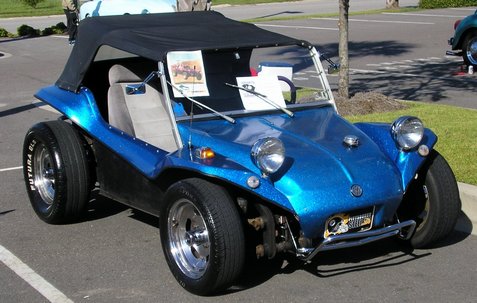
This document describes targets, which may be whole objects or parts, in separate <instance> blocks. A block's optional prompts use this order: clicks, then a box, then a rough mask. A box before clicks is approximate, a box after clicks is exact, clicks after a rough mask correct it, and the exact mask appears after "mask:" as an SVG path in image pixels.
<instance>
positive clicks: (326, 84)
mask: <svg viewBox="0 0 477 303" xmlns="http://www.w3.org/2000/svg"><path fill="white" fill-rule="evenodd" d="M310 56H311V58H312V60H313V62H314V63H315V68H316V69H317V70H318V76H319V77H320V78H319V79H320V82H321V86H322V87H323V89H324V93H325V94H326V96H327V97H328V100H329V103H331V104H332V105H333V108H334V109H335V111H336V112H337V113H338V109H337V108H336V103H335V99H334V96H333V93H332V92H331V87H330V83H329V82H328V78H327V77H326V76H325V70H324V69H323V65H322V64H321V61H320V53H319V52H318V51H317V50H316V48H314V47H311V48H310Z"/></svg>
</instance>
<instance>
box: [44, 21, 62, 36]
mask: <svg viewBox="0 0 477 303" xmlns="http://www.w3.org/2000/svg"><path fill="white" fill-rule="evenodd" d="M65 31H66V25H65V24H64V23H63V22H60V23H58V24H56V25H53V26H50V27H47V28H45V29H44V30H43V31H42V32H41V35H42V36H48V35H53V34H57V35H59V34H64V33H65Z"/></svg>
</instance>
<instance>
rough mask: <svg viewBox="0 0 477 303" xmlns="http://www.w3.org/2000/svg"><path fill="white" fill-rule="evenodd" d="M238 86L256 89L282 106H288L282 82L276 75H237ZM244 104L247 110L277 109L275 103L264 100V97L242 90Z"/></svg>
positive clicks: (241, 95)
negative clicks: (281, 85) (284, 97)
mask: <svg viewBox="0 0 477 303" xmlns="http://www.w3.org/2000/svg"><path fill="white" fill-rule="evenodd" d="M237 86H240V87H243V88H245V89H248V90H251V91H255V92H257V93H259V94H261V95H264V96H266V99H268V100H270V101H271V102H273V103H275V104H276V105H278V106H280V107H286V104H285V100H284V99H283V93H282V90H281V88H280V83H279V82H278V78H277V77H276V76H275V75H269V74H267V75H260V76H257V77H237ZM240 97H241V98H242V102H243V106H244V108H245V109H247V110H265V109H275V108H276V107H274V106H273V105H271V104H269V103H267V102H266V101H264V100H263V98H264V97H261V96H259V95H255V94H252V93H249V92H246V91H244V90H240Z"/></svg>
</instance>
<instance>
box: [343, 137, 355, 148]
mask: <svg viewBox="0 0 477 303" xmlns="http://www.w3.org/2000/svg"><path fill="white" fill-rule="evenodd" d="M343 144H344V145H346V146H347V147H357V146H358V145H359V138H358V137H356V136H354V135H347V136H345V137H344V139H343Z"/></svg>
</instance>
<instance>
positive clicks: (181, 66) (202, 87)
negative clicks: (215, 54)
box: [167, 51, 209, 98]
mask: <svg viewBox="0 0 477 303" xmlns="http://www.w3.org/2000/svg"><path fill="white" fill-rule="evenodd" d="M167 68H168V70H169V75H170V77H171V83H172V85H173V86H175V87H177V88H179V89H180V90H181V91H182V93H181V92H180V91H178V90H177V89H175V88H174V89H173V90H172V91H173V93H174V97H175V98H180V97H184V95H186V96H188V97H206V96H209V90H208V88H207V79H206V76H205V69H204V60H203V58H202V52H201V51H177V52H170V53H168V54H167ZM183 94H184V95H183Z"/></svg>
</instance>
